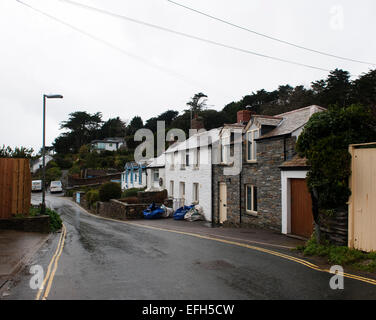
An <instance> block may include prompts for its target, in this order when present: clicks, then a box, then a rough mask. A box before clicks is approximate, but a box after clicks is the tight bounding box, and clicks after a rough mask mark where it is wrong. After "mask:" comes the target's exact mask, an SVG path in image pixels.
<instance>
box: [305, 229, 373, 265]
mask: <svg viewBox="0 0 376 320" xmlns="http://www.w3.org/2000/svg"><path fill="white" fill-rule="evenodd" d="M298 250H299V251H301V252H303V254H304V255H305V256H320V257H325V258H327V260H328V263H330V264H333V265H334V264H336V265H341V266H353V267H355V268H356V269H360V270H364V271H370V272H375V271H376V252H371V253H364V252H362V251H359V250H355V249H350V248H348V247H341V246H334V245H330V244H329V243H328V242H326V241H324V242H323V243H318V241H317V239H316V237H315V236H314V235H313V236H312V237H311V239H309V240H308V241H307V243H306V244H305V246H300V247H298Z"/></svg>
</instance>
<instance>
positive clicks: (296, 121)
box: [258, 105, 326, 140]
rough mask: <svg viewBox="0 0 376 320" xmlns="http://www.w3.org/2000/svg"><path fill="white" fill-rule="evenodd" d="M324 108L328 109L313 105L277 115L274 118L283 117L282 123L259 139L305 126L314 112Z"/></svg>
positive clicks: (279, 134)
mask: <svg viewBox="0 0 376 320" xmlns="http://www.w3.org/2000/svg"><path fill="white" fill-rule="evenodd" d="M324 110H326V109H325V108H322V107H320V106H316V105H312V106H308V107H305V108H301V109H297V110H293V111H290V112H286V113H282V114H279V115H276V116H275V117H274V118H282V120H281V121H280V123H279V124H278V125H277V127H276V128H275V129H273V130H271V131H270V132H268V133H267V134H264V135H263V136H261V137H260V138H258V140H261V139H265V138H271V137H276V136H282V135H286V134H290V133H292V132H294V131H295V130H297V129H299V128H301V127H303V126H304V125H305V124H306V123H307V122H308V120H309V118H310V117H311V116H312V115H313V114H314V113H316V112H321V111H324Z"/></svg>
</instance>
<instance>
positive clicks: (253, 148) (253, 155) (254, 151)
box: [246, 129, 260, 162]
mask: <svg viewBox="0 0 376 320" xmlns="http://www.w3.org/2000/svg"><path fill="white" fill-rule="evenodd" d="M259 132H260V129H253V130H249V131H247V135H246V140H247V152H246V153H247V155H246V156H247V162H257V142H256V141H255V133H257V137H258V136H259ZM249 135H251V140H250V139H249ZM249 142H251V159H249V147H250V146H249Z"/></svg>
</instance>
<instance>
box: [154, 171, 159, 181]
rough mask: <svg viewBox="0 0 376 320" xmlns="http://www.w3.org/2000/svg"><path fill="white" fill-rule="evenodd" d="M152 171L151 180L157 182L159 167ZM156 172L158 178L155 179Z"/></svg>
mask: <svg viewBox="0 0 376 320" xmlns="http://www.w3.org/2000/svg"><path fill="white" fill-rule="evenodd" d="M153 171H154V172H153V181H154V182H159V169H154V170H153ZM156 174H158V179H157V180H155V175H156Z"/></svg>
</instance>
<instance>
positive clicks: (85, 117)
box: [54, 111, 102, 152]
mask: <svg viewBox="0 0 376 320" xmlns="http://www.w3.org/2000/svg"><path fill="white" fill-rule="evenodd" d="M101 124H102V114H101V113H100V112H97V113H94V114H90V113H87V112H86V111H76V112H73V113H70V114H69V119H68V120H67V121H63V122H61V124H60V129H66V130H68V133H66V134H65V135H64V137H65V141H64V143H66V142H67V140H70V142H73V146H72V147H73V151H74V152H78V150H79V148H80V147H81V146H82V145H83V144H87V143H90V142H91V141H92V140H93V139H94V138H95V137H97V136H98V133H99V129H100V127H101ZM67 138H68V139H67ZM55 145H56V141H55V143H54V146H55ZM55 148H56V147H55Z"/></svg>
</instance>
